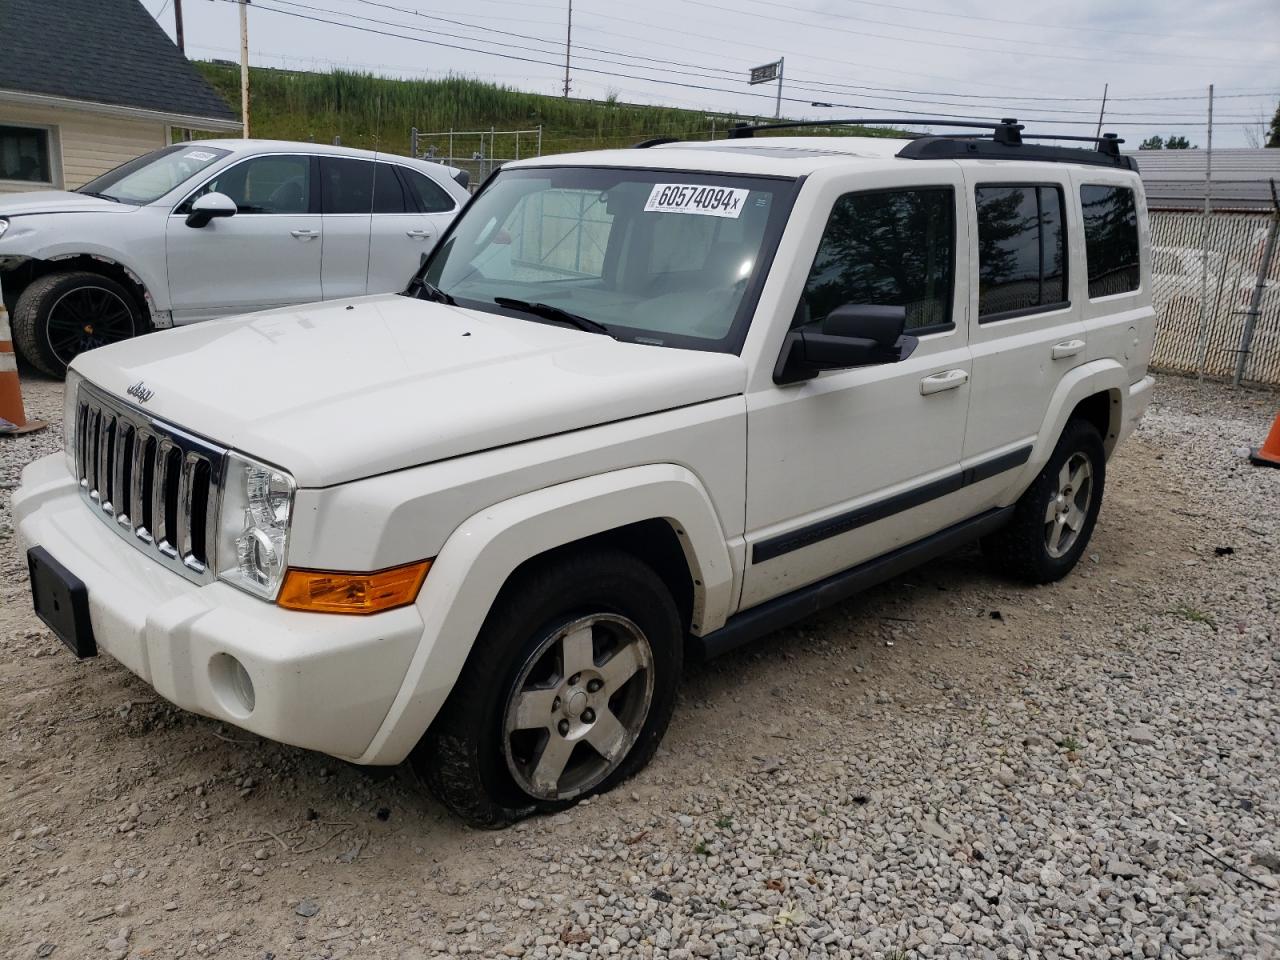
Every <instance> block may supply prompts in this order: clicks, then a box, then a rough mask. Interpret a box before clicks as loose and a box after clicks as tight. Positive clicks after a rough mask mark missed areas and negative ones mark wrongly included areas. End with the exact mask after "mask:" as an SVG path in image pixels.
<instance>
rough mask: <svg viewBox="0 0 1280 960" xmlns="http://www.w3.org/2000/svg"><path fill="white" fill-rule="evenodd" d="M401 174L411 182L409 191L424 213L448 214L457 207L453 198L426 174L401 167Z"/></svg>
mask: <svg viewBox="0 0 1280 960" xmlns="http://www.w3.org/2000/svg"><path fill="white" fill-rule="evenodd" d="M400 172H401V173H403V174H404V176H405V179H406V180H408V181H409V189H410V190H412V191H413V194H414V196H415V197H416V198H417V201H418V210H419V211H421V212H422V213H448V212H449V211H450V210H452V209H453V208H454V207H456V206H457V204H456V203H454V202H453V197H451V196H449V194H448V193H446V192H445V190H444V188H443V187H441V186H440V185H439V184H438V183H436V182H435V181H434V180H432V179H431V178H430V177H428V176H427V175H426V174H425V173H419V172H418V171H417V170H410V169H409V168H408V167H401V168H400Z"/></svg>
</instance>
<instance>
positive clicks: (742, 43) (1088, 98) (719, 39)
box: [580, 10, 1275, 103]
mask: <svg viewBox="0 0 1280 960" xmlns="http://www.w3.org/2000/svg"><path fill="white" fill-rule="evenodd" d="M580 15H583V16H588V17H595V18H597V19H601V20H612V21H614V22H617V23H625V24H630V25H632V26H637V27H641V28H643V29H645V30H653V29H656V27H655V25H654V24H651V23H646V22H644V21H641V20H631V19H628V18H626V17H619V16H614V15H612V14H604V13H597V12H595V11H593V10H586V11H581V14H580ZM696 22H702V23H705V21H696ZM689 23H690V21H689V20H688V19H687V18H682V20H681V32H682V33H683V34H684V35H685V36H688V37H690V38H692V39H698V40H703V41H706V42H709V43H715V44H730V43H731V44H732V46H733V47H734V48H735V49H738V48H742V47H746V48H749V49H755V50H762V51H767V52H768V53H770V54H774V55H776V54H785V55H786V56H794V57H795V58H796V59H806V60H817V61H822V62H824V63H834V64H839V65H840V66H842V67H848V65H849V58H848V57H843V58H835V57H824V56H822V55H820V54H817V53H814V52H813V51H812V50H810V49H806V50H803V51H797V50H796V49H794V48H788V49H782V48H779V47H778V46H777V45H776V44H771V45H768V46H765V45H762V44H753V43H751V42H750V41H747V40H743V39H741V38H740V37H738V36H735V37H734V38H733V39H732V40H726V39H725V38H724V37H723V36H708V35H706V34H696V33H690V32H689V30H688V26H689ZM589 29H591V30H593V31H595V32H596V33H598V34H602V35H605V36H611V37H619V38H621V39H624V40H648V39H649V38H647V37H637V36H636V35H635V34H631V33H620V32H618V31H613V30H604V29H602V28H600V27H595V26H592V27H589ZM664 46H666V47H668V48H670V49H673V50H686V51H689V52H691V53H705V49H702V50H699V49H694V48H691V47H684V46H680V45H677V44H673V43H671V42H670V41H668V40H664ZM859 63H861V64H863V65H868V66H875V67H876V69H878V70H887V71H888V72H890V73H900V74H904V75H906V76H915V77H926V78H931V79H935V80H945V81H950V82H955V83H968V84H970V85H976V86H992V87H995V85H994V84H986V83H983V82H982V81H979V80H972V79H960V78H958V77H946V76H940V75H937V74H927V73H920V72H918V71H912V70H902V69H900V68H899V67H895V66H889V65H887V64H882V63H879V62H875V61H868V60H865V59H863V58H859ZM707 69H717V68H714V67H708V68H707ZM813 76H815V77H819V78H825V79H828V80H835V81H843V80H844V79H845V78H844V77H834V76H832V75H831V74H817V73H815V74H813ZM866 89H883V90H888V91H891V92H896V93H924V94H928V93H931V92H936V91H916V90H906V89H899V88H892V87H873V86H867V87H866ZM997 89H998V88H997ZM1174 92H1176V91H1165V94H1170V93H1174ZM952 95H953V96H957V97H962V96H963V97H975V98H982V97H984V96H986V95H983V94H952ZM1274 95H1275V92H1274V91H1272V90H1259V91H1258V92H1250V93H1237V94H1233V96H1238V97H1261V96H1266V97H1271V96H1274ZM992 96H993V97H994V96H996V95H995V94H993V95H992ZM999 96H1001V97H1003V98H1004V99H1009V100H1030V101H1039V100H1043V101H1052V100H1063V101H1078V102H1081V103H1085V102H1087V103H1092V102H1095V101H1096V100H1097V99H1098V95H1097V94H1096V93H1089V94H1085V95H1082V96H1074V97H1072V96H1061V97H1026V96H1022V95H1017V94H1008V93H1002V94H1000V95H999ZM1111 99H1113V100H1116V99H1118V100H1158V99H1170V100H1175V99H1177V100H1198V101H1203V100H1204V99H1205V95H1204V94H1203V93H1199V94H1196V95H1194V96H1185V97H1174V96H1165V95H1159V96H1151V97H1120V98H1115V97H1113V98H1111Z"/></svg>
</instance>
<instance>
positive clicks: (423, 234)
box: [404, 229, 431, 240]
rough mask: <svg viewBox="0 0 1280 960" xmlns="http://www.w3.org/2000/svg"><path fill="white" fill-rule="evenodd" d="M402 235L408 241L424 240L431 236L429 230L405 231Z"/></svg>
mask: <svg viewBox="0 0 1280 960" xmlns="http://www.w3.org/2000/svg"><path fill="white" fill-rule="evenodd" d="M404 235H405V236H406V237H408V238H409V239H410V240H425V239H427V237H429V236H431V231H430V230H416V229H415V230H406V231H405V232H404Z"/></svg>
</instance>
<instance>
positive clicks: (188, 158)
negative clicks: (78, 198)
mask: <svg viewBox="0 0 1280 960" xmlns="http://www.w3.org/2000/svg"><path fill="white" fill-rule="evenodd" d="M230 153H231V151H230V150H222V149H219V148H218V147H201V146H196V145H192V144H189V143H184V144H179V145H178V146H175V147H165V148H164V149H163V150H155V151H153V152H152V153H148V154H145V155H144V156H141V157H138V158H137V159H135V160H130V161H129V162H128V163H126V164H122V165H121V166H118V167H116V168H115V169H114V170H112V171H110V172H109V173H104V174H103V175H102V176H100V177H98V179H96V180H90V181H89V182H88V183H86V184H85V185H84V186H83V187H81V188H80V190H79V192H80V193H91V194H96V195H98V196H103V197H106V198H107V199H108V200H119V201H120V202H121V203H137V204H142V203H151V202H152V201H154V200H159V199H160V198H161V197H163V196H164V195H165V194H166V193H168V192H169V191H170V190H172V189H173V188H174V187H176V186H179V185H180V184H183V183H186V182H187V181H188V180H190V179H191V178H192V177H194V176H195V175H196V174H197V173H199V172H200V171H201V170H204V169H205V168H206V167H208V166H209V165H210V164H212V163H216V162H217V161H219V160H221V159H222V158H223V157H226V156H229V155H230Z"/></svg>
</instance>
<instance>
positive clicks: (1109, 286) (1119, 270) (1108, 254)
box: [1080, 183, 1180, 299]
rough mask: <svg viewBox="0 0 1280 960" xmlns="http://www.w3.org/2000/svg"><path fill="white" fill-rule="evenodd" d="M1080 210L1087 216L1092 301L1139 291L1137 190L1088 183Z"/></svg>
mask: <svg viewBox="0 0 1280 960" xmlns="http://www.w3.org/2000/svg"><path fill="white" fill-rule="evenodd" d="M1080 209H1081V212H1082V213H1083V215H1084V247H1085V261H1086V263H1087V264H1088V271H1089V298H1090V299H1096V298H1097V297H1107V296H1111V295H1112V294H1116V293H1128V292H1129V291H1131V290H1137V289H1138V286H1139V284H1140V283H1141V271H1140V269H1139V264H1138V204H1137V200H1136V199H1135V198H1134V195H1133V191H1132V190H1131V189H1130V188H1128V187H1117V186H1111V185H1107V184H1090V183H1086V184H1084V185H1083V186H1082V187H1081V188H1080ZM1162 272H1169V273H1176V272H1180V271H1178V270H1166V271H1162Z"/></svg>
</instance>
